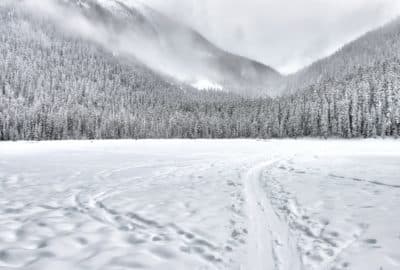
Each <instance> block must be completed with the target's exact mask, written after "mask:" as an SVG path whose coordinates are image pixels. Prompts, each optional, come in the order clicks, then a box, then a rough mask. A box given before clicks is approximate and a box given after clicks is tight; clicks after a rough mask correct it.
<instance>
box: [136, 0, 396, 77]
mask: <svg viewBox="0 0 400 270" xmlns="http://www.w3.org/2000/svg"><path fill="white" fill-rule="evenodd" d="M142 1H143V2H146V3H147V4H148V5H150V6H152V7H154V8H156V9H158V10H160V11H162V12H164V13H166V14H167V15H169V16H172V17H174V18H175V19H177V20H181V21H183V22H184V23H186V24H188V25H190V26H192V27H194V28H195V29H197V30H198V31H200V32H201V33H202V34H203V35H205V36H206V37H207V38H208V39H210V40H211V41H213V42H214V43H216V44H217V45H219V46H220V47H222V48H223V49H226V50H229V51H231V52H234V53H237V54H240V55H243V56H247V57H251V58H253V59H256V60H259V61H261V62H263V63H265V64H268V65H270V66H272V67H274V68H276V69H278V70H279V71H280V72H282V73H291V72H294V71H296V70H298V69H300V68H301V67H303V66H306V65H308V64H310V63H311V62H313V61H315V60H317V59H319V58H321V57H323V56H326V55H329V54H330V53H332V52H334V51H335V50H337V49H338V48H340V46H342V45H343V44H345V43H347V42H348V41H351V40H353V39H355V38H356V37H358V36H359V35H361V34H363V33H365V32H366V31H368V30H371V29H373V28H375V27H377V26H380V25H382V24H383V23H385V22H387V21H389V20H391V19H392V18H394V17H396V16H397V15H399V14H400V0H142Z"/></svg>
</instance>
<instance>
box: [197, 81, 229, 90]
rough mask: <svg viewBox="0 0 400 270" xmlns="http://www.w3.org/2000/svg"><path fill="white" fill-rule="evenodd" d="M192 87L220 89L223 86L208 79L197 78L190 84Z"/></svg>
mask: <svg viewBox="0 0 400 270" xmlns="http://www.w3.org/2000/svg"><path fill="white" fill-rule="evenodd" d="M192 87H194V88H196V89H198V90H222V89H223V87H222V86H221V85H220V84H218V83H214V82H211V81H209V80H198V81H196V82H195V83H193V84H192Z"/></svg>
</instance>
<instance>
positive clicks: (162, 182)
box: [0, 140, 400, 270]
mask: <svg viewBox="0 0 400 270" xmlns="http://www.w3.org/2000/svg"><path fill="white" fill-rule="evenodd" d="M0 269H2V270H3V269H37V270H47V269H48V270H53V269H56V270H62V269H66V270H72V269H73V270H77V269H85V270H88V269H93V270H94V269H95V270H99V269H107V270H108V269H110V270H112V269H160V270H161V269H162V270H168V269H171V270H179V269H185V270H187V269H190V270H192V269H232V270H234V269H242V270H259V269H260V270H261V269H266V270H269V269H271V270H298V269H304V270H314V269H318V270H319V269H329V270H331V269H332V270H333V269H335V270H339V269H351V270H395V269H400V142H399V141H395V140H353V141H335V140H332V141H318V140H280V141H278V140H276V141H275V140H272V141H255V140H220V141H218V140H215V141H206V140H199V141H186V140H171V141H161V140H160V141H153V140H148V141H96V142H85V141H76V142H39V143H29V142H17V143H15V142H7V143H1V144H0Z"/></svg>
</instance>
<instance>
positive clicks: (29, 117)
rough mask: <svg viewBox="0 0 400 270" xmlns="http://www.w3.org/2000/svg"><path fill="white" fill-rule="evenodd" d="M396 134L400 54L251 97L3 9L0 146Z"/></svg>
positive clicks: (0, 18) (0, 12) (0, 10)
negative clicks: (168, 73)
mask: <svg viewBox="0 0 400 270" xmlns="http://www.w3.org/2000/svg"><path fill="white" fill-rule="evenodd" d="M389 27H391V28H393V27H395V26H394V25H393V24H391V25H389ZM399 28H400V27H399V26H398V25H397V28H396V29H397V30H400V29H399ZM383 31H384V30H383ZM380 38H382V37H381V36H380ZM388 42H389V41H388ZM389 43H390V42H389ZM399 134H400V57H395V56H393V55H390V57H386V56H383V57H381V60H380V61H375V62H374V63H372V64H369V65H365V67H358V68H354V69H352V70H350V71H349V72H348V73H347V75H346V76H338V77H337V78H334V77H329V76H327V77H326V78H325V79H321V80H318V81H317V82H316V83H314V84H312V85H310V86H308V87H306V88H305V89H302V90H301V91H298V92H296V93H295V94H288V95H285V96H282V97H278V98H257V99H256V98H244V97H240V96H237V95H235V94H230V93H226V92H215V91H197V90H195V89H193V88H191V87H189V86H185V85H183V84H179V83H177V82H175V81H174V80H172V79H171V78H166V77H163V76H161V75H158V74H156V73H154V72H153V71H150V70H149V69H147V68H146V67H144V66H143V65H141V64H140V63H139V62H138V61H137V60H135V59H130V58H127V57H122V56H116V55H113V54H112V53H111V52H109V51H107V50H105V49H104V48H102V47H100V46H99V45H96V44H94V43H92V42H90V41H87V40H84V39H83V38H79V37H74V36H71V35H68V34H65V33H63V32H62V31H61V30H60V29H58V28H57V27H56V26H54V25H53V24H51V23H50V22H49V21H48V20H46V19H38V18H37V17H32V16H30V15H29V14H27V13H25V12H21V11H19V10H16V9H15V8H12V7H1V6H0V140H53V139H111V138H239V137H248V138H271V137H279V138H280V137H299V136H315V137H331V136H335V137H346V138H350V137H375V136H398V135H399Z"/></svg>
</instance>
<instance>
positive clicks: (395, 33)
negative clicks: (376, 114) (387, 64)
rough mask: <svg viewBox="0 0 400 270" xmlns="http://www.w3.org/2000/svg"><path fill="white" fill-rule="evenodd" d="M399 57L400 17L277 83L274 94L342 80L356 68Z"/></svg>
mask: <svg viewBox="0 0 400 270" xmlns="http://www.w3.org/2000/svg"><path fill="white" fill-rule="evenodd" d="M399 57H400V18H397V19H395V20H393V21H391V22H390V23H388V24H387V25H385V26H382V27H380V28H378V29H375V30H373V31H370V32H368V33H366V34H365V35H363V36H362V37H360V38H359V39H356V40H355V41H353V42H350V43H349V44H347V45H345V46H343V47H342V48H341V49H340V50H338V51H337V52H336V53H334V54H333V55H331V56H329V57H327V58H324V59H321V60H319V61H316V62H315V63H313V64H312V65H310V66H308V67H305V68H304V69H302V70H300V71H299V72H297V73H295V74H292V75H289V76H287V77H286V78H284V79H283V80H282V81H281V83H282V85H281V86H280V87H282V89H281V90H280V91H278V92H285V93H294V92H296V91H298V90H301V89H303V88H305V87H308V86H310V85H312V84H316V83H320V82H322V81H324V80H326V79H328V78H335V79H337V80H342V79H345V77H346V76H348V75H350V74H353V73H355V72H357V71H358V70H359V69H360V68H367V67H373V66H376V65H379V63H381V62H382V61H386V60H389V61H390V60H391V59H393V58H399Z"/></svg>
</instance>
